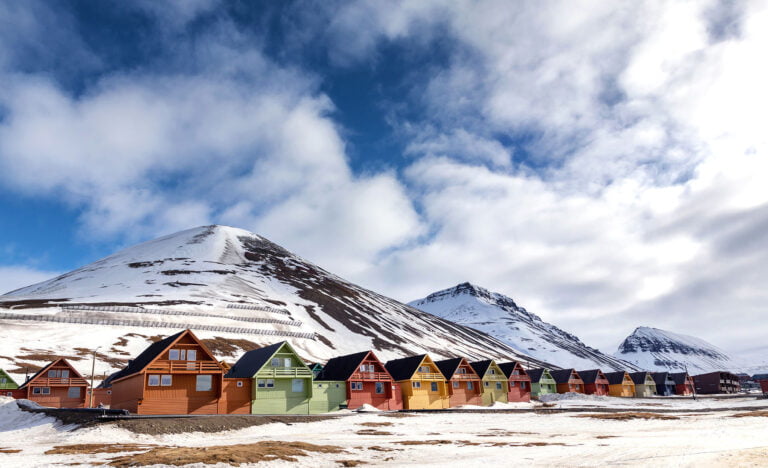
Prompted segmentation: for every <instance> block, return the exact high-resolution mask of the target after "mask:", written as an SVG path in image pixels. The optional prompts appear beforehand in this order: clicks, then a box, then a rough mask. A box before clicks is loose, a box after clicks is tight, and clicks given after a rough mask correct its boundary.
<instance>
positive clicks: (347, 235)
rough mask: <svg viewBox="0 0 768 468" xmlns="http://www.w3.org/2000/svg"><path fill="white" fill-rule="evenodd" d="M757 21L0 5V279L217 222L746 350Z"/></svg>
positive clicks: (758, 239)
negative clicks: (0, 221)
mask: <svg viewBox="0 0 768 468" xmlns="http://www.w3.org/2000/svg"><path fill="white" fill-rule="evenodd" d="M767 16H768V14H767V13H766V8H765V5H764V4H763V3H762V2H749V1H744V2H717V1H699V2H652V1H649V2H638V3H636V4H633V5H632V7H631V8H630V7H629V6H628V5H626V4H605V3H604V2H587V1H585V2H576V3H574V2H555V1H552V2H543V3H542V2H518V3H515V4H510V3H508V2H503V1H492V0H489V1H480V2H465V1H450V2H449V1H442V0H440V1H438V0H424V1H421V2H400V1H393V2H378V1H358V2H346V1H329V2H321V3H314V2H301V1H286V2H260V3H254V2H242V1H223V0H190V1H181V0H176V1H167V2H155V1H150V0H140V1H135V2H117V1H115V2H83V1H60V2H43V1H34V0H33V1H28V2H14V1H10V0H0V84H2V86H0V219H1V220H2V226H1V227H2V229H0V289H3V290H9V289H12V288H14V287H17V286H22V285H26V284H28V283H31V282H34V281H38V280H41V279H44V278H46V277H48V276H50V275H52V274H55V273H58V272H64V271H67V270H70V269H73V268H76V267H78V266H80V265H83V264H85V263H88V262H90V261H93V260H96V259H98V258H100V257H102V256H105V255H108V254H109V253H112V252H113V251H115V250H116V249H119V248H121V247H123V246H127V245H130V244H133V243H136V242H140V241H143V240H148V239H151V238H153V237H156V236H159V235H162V234H167V233H170V232H174V231H178V230H181V229H185V228H188V227H192V226H196V225H201V224H209V223H220V224H228V225H234V226H237V227H242V228H245V229H250V230H252V231H254V232H257V233H260V234H262V235H265V236H267V237H268V238H270V239H272V240H273V241H275V242H277V243H279V244H281V245H283V246H285V247H286V248H289V249H291V250H293V251H295V252H297V253H299V254H300V255H302V256H304V257H306V258H308V259H310V260H312V261H315V262H316V263H318V264H320V265H322V266H324V267H326V268H327V269H329V270H331V271H334V272H336V273H338V274H340V275H342V276H344V277H346V278H349V279H350V280H352V281H355V282H357V283H360V284H362V285H365V286H368V287H370V288H373V289H375V290H378V291H381V292H383V293H385V294H388V295H391V296H393V297H395V298H397V299H400V300H404V301H405V300H411V299H415V298H418V297H421V296H424V295H426V294H428V293H429V292H431V291H434V290H436V289H441V288H445V287H449V286H451V285H453V284H455V283H458V282H462V281H472V282H474V283H477V284H480V285H482V286H485V287H488V288H490V289H493V290H495V291H498V292H502V293H505V294H508V295H510V296H513V297H514V298H515V299H516V300H517V301H518V302H519V303H521V304H523V305H524V306H526V307H527V308H528V309H529V310H531V311H533V312H536V313H539V314H540V315H542V316H543V317H544V318H545V319H547V320H550V321H553V322H554V323H556V324H558V325H560V326H562V327H563V328H566V329H568V330H571V331H573V332H575V333H576V334H577V335H579V336H581V337H582V338H583V339H585V341H587V342H588V343H590V344H594V345H596V346H599V347H601V348H604V349H608V350H611V348H612V347H613V346H615V345H616V344H617V343H618V342H619V341H620V340H621V338H622V337H623V336H625V335H626V334H628V333H629V332H631V331H632V329H634V327H636V326H640V325H647V326H655V327H659V328H666V329H669V330H671V331H675V332H682V333H690V334H694V335H697V336H700V337H702V338H705V339H708V340H710V341H713V342H715V343H718V344H720V345H722V346H723V347H726V348H728V347H730V348H732V349H738V350H747V349H749V348H752V347H757V346H761V345H762V336H763V335H764V330H761V329H756V328H755V327H754V324H755V323H762V322H764V320H765V313H766V312H765V310H766V303H768V302H767V300H768V293H766V291H765V288H764V283H765V280H766V278H768V266H766V265H768V261H767V260H768V258H767V257H768V253H767V252H768V249H767V248H766V247H768V240H767V239H768V236H766V235H765V232H766V231H765V229H766V226H768V221H766V220H768V190H766V189H765V187H766V186H768V180H766V179H767V178H768V170H766V169H768V164H767V163H766V149H767V148H768V143H767V141H766V132H765V131H764V128H763V127H764V125H763V122H765V121H766V116H765V113H766V109H768V95H767V94H766V89H765V86H764V83H765V82H768V69H767V68H766V65H765V64H764V60H761V59H760V57H761V56H762V55H761V51H763V50H764V48H765V46H766V44H768V39H767V36H766V31H767V30H768V27H766V26H768V19H766V18H767ZM725 325H727V327H725ZM725 328H727V331H725V330H724V329H725Z"/></svg>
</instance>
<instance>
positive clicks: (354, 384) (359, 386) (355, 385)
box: [352, 382, 363, 390]
mask: <svg viewBox="0 0 768 468" xmlns="http://www.w3.org/2000/svg"><path fill="white" fill-rule="evenodd" d="M362 389H363V383H362V382H352V390H362Z"/></svg>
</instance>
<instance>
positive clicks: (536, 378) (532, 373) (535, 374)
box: [526, 367, 547, 383]
mask: <svg viewBox="0 0 768 468" xmlns="http://www.w3.org/2000/svg"><path fill="white" fill-rule="evenodd" d="M545 370H547V369H546V368H544V367H539V368H537V369H528V370H527V371H526V372H527V373H528V377H530V378H531V383H539V382H540V381H541V376H542V375H544V371H545Z"/></svg>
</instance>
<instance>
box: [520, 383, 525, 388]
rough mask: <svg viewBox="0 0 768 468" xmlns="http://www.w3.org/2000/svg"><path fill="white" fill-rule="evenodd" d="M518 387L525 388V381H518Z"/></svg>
mask: <svg viewBox="0 0 768 468" xmlns="http://www.w3.org/2000/svg"><path fill="white" fill-rule="evenodd" d="M520 388H522V389H523V390H525V382H520Z"/></svg>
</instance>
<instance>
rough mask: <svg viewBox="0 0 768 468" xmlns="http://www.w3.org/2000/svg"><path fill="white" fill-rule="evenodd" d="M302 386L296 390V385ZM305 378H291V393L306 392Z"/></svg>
mask: <svg viewBox="0 0 768 468" xmlns="http://www.w3.org/2000/svg"><path fill="white" fill-rule="evenodd" d="M297 384H299V385H300V386H301V389H300V390H296V386H297ZM304 391H305V390H304V379H291V393H304Z"/></svg>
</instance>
